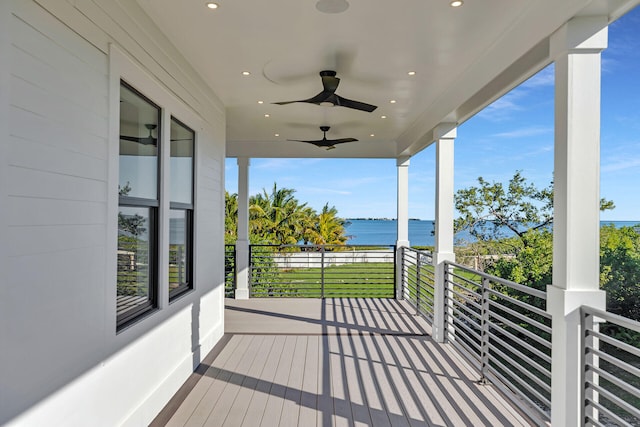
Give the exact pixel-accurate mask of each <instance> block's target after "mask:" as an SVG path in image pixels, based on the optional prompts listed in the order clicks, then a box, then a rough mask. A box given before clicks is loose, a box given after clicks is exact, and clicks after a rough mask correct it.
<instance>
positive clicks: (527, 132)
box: [493, 126, 553, 138]
mask: <svg viewBox="0 0 640 427" xmlns="http://www.w3.org/2000/svg"><path fill="white" fill-rule="evenodd" d="M551 132H553V128H550V127H543V126H532V127H526V128H522V129H516V130H513V131H509V132H500V133H496V134H493V137H496V138H525V137H529V136H535V135H542V134H546V133H551Z"/></svg>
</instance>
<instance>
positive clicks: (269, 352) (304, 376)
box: [154, 298, 533, 427]
mask: <svg viewBox="0 0 640 427" xmlns="http://www.w3.org/2000/svg"><path fill="white" fill-rule="evenodd" d="M430 332H431V331H430V327H429V325H428V324H427V323H426V322H425V321H424V319H422V318H421V317H416V316H414V315H413V311H412V309H411V308H410V307H409V306H408V305H406V303H403V302H398V301H395V300H391V299H354V298H336V299H326V300H311V299H309V300H303V299H300V300H284V299H280V300H272V299H253V300H249V301H237V300H228V301H227V304H226V311H225V334H226V336H227V337H228V343H227V344H226V346H225V347H224V349H222V351H220V352H219V354H218V355H217V356H216V357H215V358H214V359H213V361H212V362H211V363H210V366H209V367H207V368H206V371H204V372H205V373H204V375H202V376H201V378H200V379H199V380H198V381H197V383H195V386H194V387H193V390H192V391H191V393H190V394H188V395H187V396H186V398H184V401H183V402H182V404H181V405H180V406H179V407H178V408H177V409H176V410H175V412H174V413H173V415H172V416H171V414H169V415H166V414H165V416H168V417H170V419H168V420H167V421H166V423H161V422H159V421H158V420H156V422H155V423H154V425H162V424H165V425H169V426H214V425H215V426H219V425H223V426H228V427H234V426H247V427H253V426H264V427H272V426H304V427H307V426H318V427H329V426H342V425H344V426H381V427H390V426H393V427H396V426H407V427H408V426H411V427H414V426H466V425H472V426H529V425H533V422H532V421H531V420H529V419H528V418H526V417H525V416H523V415H522V414H521V413H520V412H519V411H518V410H517V409H515V408H513V407H512V406H511V405H510V404H509V403H508V401H507V400H506V399H505V398H504V397H503V396H502V395H501V394H500V393H499V392H498V391H497V390H496V389H495V388H494V387H492V386H485V385H479V384H478V383H477V380H478V374H477V373H476V372H474V371H473V370H472V369H471V368H469V366H468V365H467V364H466V363H465V362H464V361H463V359H462V358H461V357H460V356H459V355H458V354H457V353H456V351H455V349H453V348H452V347H451V346H449V345H442V344H438V343H436V342H434V341H433V340H432V339H431V337H430ZM200 372H203V371H202V369H200ZM164 412H166V411H163V413H164Z"/></svg>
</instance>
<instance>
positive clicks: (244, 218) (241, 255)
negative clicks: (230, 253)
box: [235, 157, 250, 299]
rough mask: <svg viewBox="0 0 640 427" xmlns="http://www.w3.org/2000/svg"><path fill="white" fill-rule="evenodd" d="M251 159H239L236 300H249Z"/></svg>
mask: <svg viewBox="0 0 640 427" xmlns="http://www.w3.org/2000/svg"><path fill="white" fill-rule="evenodd" d="M249 163H250V162H249V159H248V158H247V157H238V238H237V240H236V294H235V297H236V299H249Z"/></svg>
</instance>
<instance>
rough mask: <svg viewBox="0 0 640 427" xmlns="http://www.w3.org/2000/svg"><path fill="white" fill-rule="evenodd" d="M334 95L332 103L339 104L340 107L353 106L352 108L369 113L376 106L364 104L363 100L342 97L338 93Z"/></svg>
mask: <svg viewBox="0 0 640 427" xmlns="http://www.w3.org/2000/svg"><path fill="white" fill-rule="evenodd" d="M335 97H336V102H335V103H334V105H339V106H341V107H346V108H353V109H354V110H360V111H366V112H368V113H371V112H372V111H374V110H375V109H376V108H378V107H377V106H376V105H371V104H366V103H364V102H360V101H354V100H352V99H347V98H343V97H341V96H340V95H336V96H335Z"/></svg>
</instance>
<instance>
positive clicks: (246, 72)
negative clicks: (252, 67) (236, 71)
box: [242, 71, 251, 76]
mask: <svg viewBox="0 0 640 427" xmlns="http://www.w3.org/2000/svg"><path fill="white" fill-rule="evenodd" d="M242 75H243V76H250V75H251V73H250V72H248V71H243V72H242Z"/></svg>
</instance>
